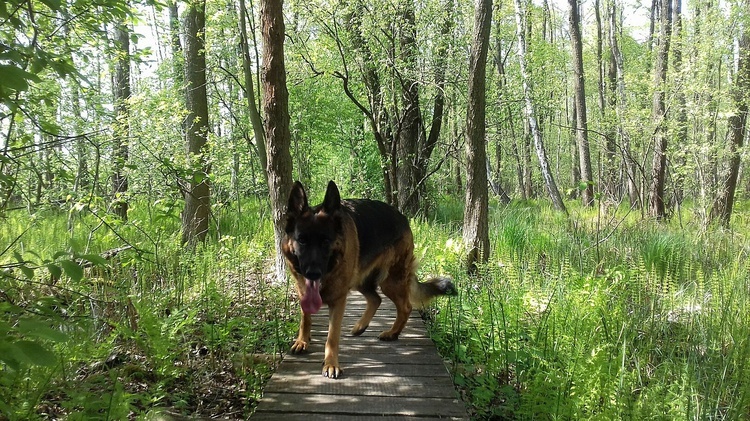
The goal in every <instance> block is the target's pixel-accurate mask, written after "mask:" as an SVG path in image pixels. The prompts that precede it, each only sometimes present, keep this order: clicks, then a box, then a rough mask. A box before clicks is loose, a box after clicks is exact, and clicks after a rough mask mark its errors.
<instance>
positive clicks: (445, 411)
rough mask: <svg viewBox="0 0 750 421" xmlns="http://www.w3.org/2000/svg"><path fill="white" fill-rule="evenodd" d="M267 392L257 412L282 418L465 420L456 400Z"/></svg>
mask: <svg viewBox="0 0 750 421" xmlns="http://www.w3.org/2000/svg"><path fill="white" fill-rule="evenodd" d="M294 398H295V399H294V400H290V399H289V395H288V394H283V393H282V394H278V393H267V394H265V395H263V401H262V402H263V403H265V406H264V407H263V408H262V409H261V408H260V407H258V412H261V413H263V412H265V413H269V412H273V413H277V414H279V415H281V416H283V417H284V418H283V419H286V417H285V416H284V415H283V414H284V413H285V412H300V413H306V414H309V415H318V414H337V415H400V416H402V417H409V416H411V417H440V416H445V417H465V416H466V412H465V410H464V408H463V405H462V404H461V403H460V402H458V401H457V400H456V399H444V398H428V397H424V398H410V397H393V396H388V397H383V396H358V395H335V396H333V395H323V394H300V395H294Z"/></svg>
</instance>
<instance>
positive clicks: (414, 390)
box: [252, 293, 468, 421]
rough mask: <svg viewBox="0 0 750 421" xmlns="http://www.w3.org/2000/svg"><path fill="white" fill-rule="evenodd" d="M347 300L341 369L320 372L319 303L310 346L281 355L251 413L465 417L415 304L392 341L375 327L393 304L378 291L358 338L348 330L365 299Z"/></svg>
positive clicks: (324, 315) (324, 313) (388, 320)
mask: <svg viewBox="0 0 750 421" xmlns="http://www.w3.org/2000/svg"><path fill="white" fill-rule="evenodd" d="M348 300H349V301H348V303H347V306H346V313H345V316H344V324H343V328H342V335H341V345H340V353H339V362H340V364H341V368H342V370H343V375H342V376H341V377H340V378H338V379H328V378H325V377H323V376H322V375H321V370H322V367H323V354H324V348H323V346H324V344H325V340H326V335H327V331H328V309H327V308H323V309H321V311H320V312H318V314H316V315H315V316H313V327H312V341H311V342H312V343H311V344H310V347H309V349H308V352H307V353H304V354H301V355H292V354H287V355H286V356H285V357H284V361H283V362H282V363H281V365H280V366H279V368H278V370H277V371H276V373H274V375H273V377H271V380H269V382H268V385H267V386H266V388H265V390H264V395H263V398H262V399H261V401H260V403H259V405H258V408H257V410H256V412H255V414H254V415H253V416H252V419H253V420H285V421H286V420H290V421H291V420H303V419H304V420H313V419H315V420H375V419H377V420H389V419H390V420H395V419H414V420H420V419H425V420H426V419H449V420H464V419H468V416H467V413H466V408H465V407H464V405H463V403H462V402H461V401H460V400H459V399H458V398H457V396H458V395H457V393H456V391H455V389H454V387H453V383H452V382H451V379H450V376H449V375H448V371H447V370H446V368H445V365H444V364H443V361H442V359H441V358H440V356H439V355H438V353H437V350H436V349H435V345H434V344H433V343H432V340H431V339H430V338H429V337H428V336H427V333H426V331H425V327H424V323H423V322H422V320H421V319H420V317H419V313H418V312H417V311H414V312H412V315H411V318H410V319H409V322H408V323H407V325H406V328H405V329H404V330H403V332H401V335H400V336H399V339H398V340H397V341H393V342H383V341H380V340H379V339H378V334H380V332H382V331H383V330H386V329H387V328H390V326H391V324H392V323H393V321H394V320H395V318H396V310H395V306H394V305H393V303H392V302H391V301H390V300H389V299H387V298H385V297H384V298H383V303H382V304H381V306H380V309H379V310H378V312H377V313H376V314H375V317H374V318H373V320H372V323H370V327H369V328H368V329H367V331H366V332H365V333H364V334H362V336H358V337H357V336H352V335H351V334H350V333H349V330H350V329H351V327H352V326H353V325H354V323H355V322H356V320H358V319H359V316H360V315H361V314H362V311H363V310H364V307H365V301H364V298H363V297H362V295H360V294H359V293H352V294H350V295H349V299H348Z"/></svg>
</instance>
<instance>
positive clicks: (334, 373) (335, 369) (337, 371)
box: [323, 364, 341, 379]
mask: <svg viewBox="0 0 750 421" xmlns="http://www.w3.org/2000/svg"><path fill="white" fill-rule="evenodd" d="M323 377H328V378H329V379H337V378H339V377H341V368H340V367H339V366H338V365H335V364H323Z"/></svg>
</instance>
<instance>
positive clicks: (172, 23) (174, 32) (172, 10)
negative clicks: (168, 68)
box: [167, 0, 185, 89]
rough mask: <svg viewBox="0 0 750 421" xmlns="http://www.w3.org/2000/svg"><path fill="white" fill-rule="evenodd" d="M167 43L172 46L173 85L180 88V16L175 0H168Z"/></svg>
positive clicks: (182, 75)
mask: <svg viewBox="0 0 750 421" xmlns="http://www.w3.org/2000/svg"><path fill="white" fill-rule="evenodd" d="M167 5H168V8H169V45H170V47H171V48H172V72H173V73H174V78H175V86H177V87H179V88H180V89H181V88H182V84H183V83H184V82H185V80H184V78H185V74H184V70H183V68H182V66H181V65H180V60H179V59H178V57H179V56H180V54H182V44H181V43H180V16H179V13H178V10H177V1H176V0H169V1H168V3H167Z"/></svg>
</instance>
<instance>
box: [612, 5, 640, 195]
mask: <svg viewBox="0 0 750 421" xmlns="http://www.w3.org/2000/svg"><path fill="white" fill-rule="evenodd" d="M617 11H618V9H617V4H616V2H615V0H612V4H611V6H610V11H609V22H610V24H609V45H610V48H611V53H610V57H611V60H612V63H611V66H613V69H610V83H611V90H612V93H611V95H612V96H613V98H612V101H614V102H615V113H616V115H617V121H618V123H617V136H618V138H619V140H620V144H621V145H622V146H621V153H622V165H623V173H624V174H625V180H624V184H625V185H624V186H623V188H624V189H625V190H626V191H627V193H628V198H629V199H630V206H631V207H640V206H641V193H640V189H638V185H637V183H636V167H637V165H636V162H635V160H634V159H633V156H632V154H631V152H630V135H629V133H628V132H627V131H625V127H624V126H623V124H622V122H623V120H624V114H625V110H626V109H627V108H626V107H627V97H626V95H625V66H624V65H623V58H622V52H621V51H620V43H619V38H618V28H619V27H620V25H619V21H618V18H617Z"/></svg>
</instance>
